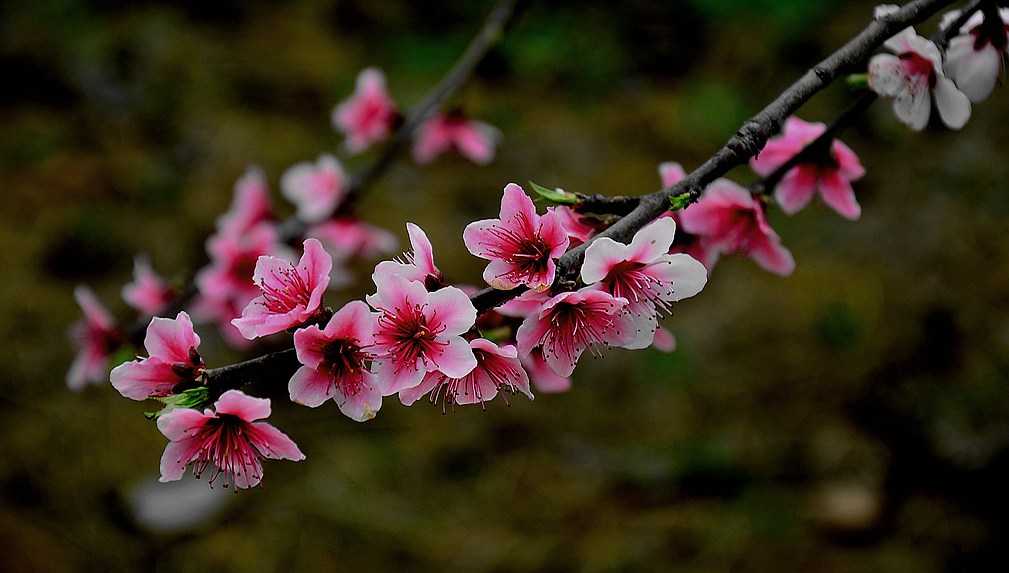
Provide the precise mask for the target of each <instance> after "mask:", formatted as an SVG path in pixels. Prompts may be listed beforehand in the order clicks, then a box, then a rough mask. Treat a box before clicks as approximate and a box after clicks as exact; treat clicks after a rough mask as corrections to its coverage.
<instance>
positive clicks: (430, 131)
mask: <svg viewBox="0 0 1009 573" xmlns="http://www.w3.org/2000/svg"><path fill="white" fill-rule="evenodd" d="M500 139H501V132H500V131H498V129H497V128H496V127H494V126H492V125H490V124H487V123H484V122H482V121H477V120H473V119H468V118H467V117H466V116H464V115H463V114H462V113H459V112H455V113H450V114H447V115H445V114H436V115H433V116H431V117H429V118H428V119H427V120H425V121H424V123H423V124H421V126H420V127H419V128H417V134H416V135H415V136H414V142H413V160H414V161H416V162H417V163H418V164H420V165H427V164H429V163H431V162H432V161H434V160H435V159H437V158H438V156H439V155H441V154H442V153H445V152H446V151H448V150H450V149H455V150H457V151H458V152H459V154H460V155H462V156H463V157H465V158H466V159H469V160H470V161H472V162H473V163H476V164H477V165H487V164H488V163H490V162H491V161H493V160H494V155H495V153H496V151H497V144H498V141H499V140H500Z"/></svg>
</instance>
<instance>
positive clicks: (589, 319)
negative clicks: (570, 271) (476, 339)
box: [515, 288, 637, 377]
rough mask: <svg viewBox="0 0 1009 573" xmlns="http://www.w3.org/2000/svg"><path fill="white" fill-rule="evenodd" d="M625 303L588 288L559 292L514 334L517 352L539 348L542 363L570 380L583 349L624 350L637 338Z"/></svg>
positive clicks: (595, 350)
mask: <svg viewBox="0 0 1009 573" xmlns="http://www.w3.org/2000/svg"><path fill="white" fill-rule="evenodd" d="M626 306H627V299H625V298H615V297H614V296H613V295H611V294H609V293H607V292H603V291H600V290H595V289H591V288H583V289H581V290H579V291H576V292H562V293H560V294H558V295H557V296H554V297H552V298H550V299H549V300H547V301H546V302H545V303H544V304H543V306H542V307H540V310H539V311H538V312H536V313H535V314H533V315H530V316H529V317H528V318H526V319H525V320H524V321H523V322H522V325H521V326H519V328H518V331H517V332H516V333H515V338H516V341H517V342H518V349H519V352H520V353H522V354H527V353H529V352H531V351H532V349H534V348H536V347H542V352H543V359H544V360H545V361H546V363H547V365H549V366H550V369H551V370H553V371H554V373H555V374H557V375H559V376H565V377H566V376H570V375H571V373H572V372H574V369H575V364H576V363H577V362H578V358H579V357H580V356H581V355H582V352H584V351H585V350H586V349H588V350H590V351H591V352H592V353H593V354H594V355H596V356H598V355H599V354H600V351H599V347H601V346H623V345H625V344H628V343H630V342H631V341H633V340H634V339H635V337H636V334H637V333H636V331H635V325H634V321H633V319H632V318H631V316H630V315H629V314H627V313H626V312H624V311H625V307H626Z"/></svg>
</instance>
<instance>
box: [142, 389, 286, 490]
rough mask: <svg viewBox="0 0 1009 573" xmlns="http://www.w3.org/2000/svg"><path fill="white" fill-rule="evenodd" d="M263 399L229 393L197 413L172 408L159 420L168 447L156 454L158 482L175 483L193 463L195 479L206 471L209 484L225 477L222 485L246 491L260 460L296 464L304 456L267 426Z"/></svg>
mask: <svg viewBox="0 0 1009 573" xmlns="http://www.w3.org/2000/svg"><path fill="white" fill-rule="evenodd" d="M269 415H270V400H269V399H268V398H253V397H252V396H248V395H246V394H243V393H242V392H240V391H238V390H228V391H227V392H225V393H224V394H222V395H221V397H220V398H218V400H217V402H215V403H214V410H210V409H209V408H208V409H206V410H204V411H203V412H200V411H198V410H192V409H189V408H177V409H175V410H172V411H171V412H169V413H167V414H165V415H163V416H161V417H159V418H158V430H160V431H161V433H162V434H164V436H165V437H166V438H168V440H169V443H168V445H167V446H166V447H165V453H164V454H162V456H161V481H162V482H168V481H175V480H178V479H181V478H182V475H183V474H184V473H186V466H188V465H190V464H192V466H193V474H194V475H196V477H197V479H199V478H200V477H202V476H203V474H204V473H206V472H208V471H209V472H210V475H209V477H208V480H209V481H210V486H211V487H213V486H214V482H216V481H217V479H218V478H220V477H221V476H224V477H223V479H224V487H228V486H229V485H232V484H234V486H235V488H236V489H246V488H250V487H253V486H256V485H259V483H260V482H261V481H262V479H263V463H262V460H264V459H267V458H269V459H274V460H291V461H295V462H297V461H301V460H303V459H305V454H303V453H301V450H299V449H298V446H297V445H296V444H295V443H294V442H293V441H292V440H291V438H289V437H287V435H286V434H284V433H283V432H281V431H280V430H278V429H277V428H275V427H273V426H272V425H270V424H267V423H266V422H257V421H256V420H261V419H263V418H267V417H269Z"/></svg>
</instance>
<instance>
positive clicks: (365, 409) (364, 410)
mask: <svg viewBox="0 0 1009 573" xmlns="http://www.w3.org/2000/svg"><path fill="white" fill-rule="evenodd" d="M404 391H405V390H404ZM335 399H336V405H337V406H338V407H339V408H340V412H342V413H343V415H344V416H347V417H348V418H350V419H351V420H354V421H355V422H367V421H368V420H370V419H372V418H374V417H375V414H377V413H378V411H379V410H380V409H381V408H382V393H381V392H379V391H378V385H377V384H375V383H374V379H373V377H372V376H368V377H366V379H365V383H364V384H363V385H362V388H361V391H360V392H359V393H357V394H352V395H350V396H345V395H344V394H343V392H340V391H339V389H338V391H337V396H336V398H335Z"/></svg>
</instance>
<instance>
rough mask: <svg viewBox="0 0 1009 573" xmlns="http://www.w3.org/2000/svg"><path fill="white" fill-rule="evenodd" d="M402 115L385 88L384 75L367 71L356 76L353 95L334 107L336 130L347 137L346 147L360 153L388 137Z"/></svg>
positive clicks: (372, 70)
mask: <svg viewBox="0 0 1009 573" xmlns="http://www.w3.org/2000/svg"><path fill="white" fill-rule="evenodd" d="M398 117H399V113H398V112H397V111H396V103H395V102H393V101H392V98H390V97H389V93H388V91H386V87H385V74H383V73H382V70H380V69H378V68H365V69H363V70H361V73H359V74H358V75H357V85H356V87H355V89H354V94H353V95H351V96H350V97H349V98H347V99H345V100H343V101H342V102H340V103H339V104H338V105H337V106H336V107H335V108H333V117H332V119H333V127H335V128H336V129H337V130H338V131H340V132H342V133H343V134H344V135H346V136H347V141H345V142H344V146H345V147H346V148H347V151H348V152H349V153H351V154H356V153H361V152H362V151H364V150H365V149H367V148H368V147H369V146H370V145H371V144H372V143H377V142H379V141H382V140H383V139H385V138H387V137H389V134H390V133H392V129H393V126H394V125H395V123H396V120H397V118H398Z"/></svg>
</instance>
